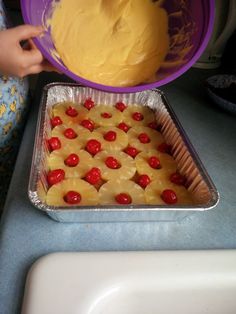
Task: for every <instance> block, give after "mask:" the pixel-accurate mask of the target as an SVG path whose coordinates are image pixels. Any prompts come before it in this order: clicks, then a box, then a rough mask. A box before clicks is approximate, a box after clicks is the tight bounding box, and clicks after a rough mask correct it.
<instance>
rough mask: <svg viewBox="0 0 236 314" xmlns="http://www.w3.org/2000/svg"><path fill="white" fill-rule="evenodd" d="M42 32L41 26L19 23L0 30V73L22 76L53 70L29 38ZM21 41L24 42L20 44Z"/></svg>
mask: <svg viewBox="0 0 236 314" xmlns="http://www.w3.org/2000/svg"><path fill="white" fill-rule="evenodd" d="M42 34H43V28H42V27H41V26H32V25H21V26H17V27H14V28H10V29H7V30H3V31H0V73H1V74H2V75H9V76H18V77H24V76H26V75H28V74H36V73H39V72H42V71H53V70H55V69H54V68H53V67H52V66H51V65H50V63H49V62H48V61H47V60H46V59H44V57H43V55H42V54H41V52H40V51H39V50H38V49H37V47H36V46H35V45H34V43H33V41H32V40H31V38H33V37H37V36H40V35H42ZM22 42H25V44H24V45H22Z"/></svg>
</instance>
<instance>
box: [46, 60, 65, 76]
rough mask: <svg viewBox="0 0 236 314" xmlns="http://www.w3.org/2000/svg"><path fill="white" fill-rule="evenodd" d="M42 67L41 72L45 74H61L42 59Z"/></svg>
mask: <svg viewBox="0 0 236 314" xmlns="http://www.w3.org/2000/svg"><path fill="white" fill-rule="evenodd" d="M42 66H43V71H46V72H57V73H59V74H61V72H60V71H59V70H57V69H56V68H55V67H54V66H53V65H52V64H51V63H50V62H48V60H46V59H44V60H43V62H42Z"/></svg>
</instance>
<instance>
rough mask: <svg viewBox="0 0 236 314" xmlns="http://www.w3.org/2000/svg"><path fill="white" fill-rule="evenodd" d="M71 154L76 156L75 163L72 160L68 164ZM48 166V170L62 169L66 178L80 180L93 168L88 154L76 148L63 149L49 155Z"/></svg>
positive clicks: (91, 159)
mask: <svg viewBox="0 0 236 314" xmlns="http://www.w3.org/2000/svg"><path fill="white" fill-rule="evenodd" d="M71 154H76V156H78V161H77V162H76V161H74V162H73V159H72V161H71V162H70V159H69V158H70V156H71ZM48 165H49V168H50V170H54V169H63V170H64V171H65V176H66V178H72V177H75V178H82V177H84V176H85V174H86V173H87V172H88V171H89V170H90V168H91V167H93V158H92V157H91V155H90V154H89V153H88V152H86V151H85V150H83V149H81V150H80V149H79V148H78V147H75V148H73V147H64V148H62V149H60V150H54V151H53V152H52V153H51V154H50V156H49V159H48Z"/></svg>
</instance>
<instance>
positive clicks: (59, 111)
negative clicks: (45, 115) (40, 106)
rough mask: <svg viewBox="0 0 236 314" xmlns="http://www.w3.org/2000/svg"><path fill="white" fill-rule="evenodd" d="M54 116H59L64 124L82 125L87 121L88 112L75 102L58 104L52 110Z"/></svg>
mask: <svg viewBox="0 0 236 314" xmlns="http://www.w3.org/2000/svg"><path fill="white" fill-rule="evenodd" d="M52 112H53V116H54V117H57V116H59V117H60V118H61V120H62V122H63V123H64V124H68V125H70V124H71V123H80V122H81V121H82V120H84V119H86V117H87V115H88V110H87V109H86V108H84V107H83V106H81V105H79V104H76V103H73V102H62V103H57V104H55V105H54V106H53V109H52Z"/></svg>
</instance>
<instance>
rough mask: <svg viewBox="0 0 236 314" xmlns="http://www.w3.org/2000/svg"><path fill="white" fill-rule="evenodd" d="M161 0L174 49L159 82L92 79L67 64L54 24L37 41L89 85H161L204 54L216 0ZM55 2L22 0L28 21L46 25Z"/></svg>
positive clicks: (48, 55)
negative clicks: (119, 82)
mask: <svg viewBox="0 0 236 314" xmlns="http://www.w3.org/2000/svg"><path fill="white" fill-rule="evenodd" d="M150 1H151V0H150ZM159 1H161V2H164V4H163V7H165V9H166V10H167V12H168V15H169V34H170V49H169V53H168V55H167V56H166V60H165V62H164V65H163V67H162V68H161V69H160V70H159V71H158V73H157V76H156V81H155V82H151V83H143V84H140V85H137V86H132V87H115V86H105V85H101V84H97V83H95V82H91V81H88V80H86V79H84V78H82V77H80V76H78V75H76V74H75V73H73V72H71V71H70V70H69V69H68V68H67V67H65V66H64V64H63V62H62V60H61V59H60V57H59V55H58V54H57V52H56V50H55V48H54V45H53V42H52V38H51V35H50V27H49V28H47V27H46V32H45V35H44V36H42V37H40V38H35V39H34V41H35V44H36V45H37V47H38V48H39V49H40V51H41V52H42V54H43V55H44V56H45V58H47V59H48V60H49V61H50V62H51V64H52V65H54V66H55V67H56V68H57V69H58V70H59V71H61V72H62V73H64V74H65V75H67V76H68V77H70V78H71V79H73V80H74V81H76V82H79V83H81V84H83V85H85V86H89V87H92V88H95V89H99V90H104V91H108V92H113V93H131V92H140V91H143V90H147V89H151V88H155V87H159V86H161V85H164V84H166V83H168V82H171V81H173V80H174V79H176V78H177V77H178V76H180V75H182V74H183V73H184V72H185V71H187V70H188V69H189V68H190V67H191V66H192V65H193V64H194V63H195V62H196V61H197V60H198V58H199V57H200V56H201V54H202V52H203V51H204V49H205V47H206V45H207V43H208V41H209V37H210V35H211V31H212V28H213V22H214V0H198V1H195V0H165V1H162V0H159ZM56 2H58V0H56ZM54 3H55V0H40V1H38V0H21V8H22V14H23V18H24V22H25V23H26V24H32V25H44V26H46V21H47V19H48V18H50V16H51V14H52V12H53V4H54ZM78 62H79V60H78Z"/></svg>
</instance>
